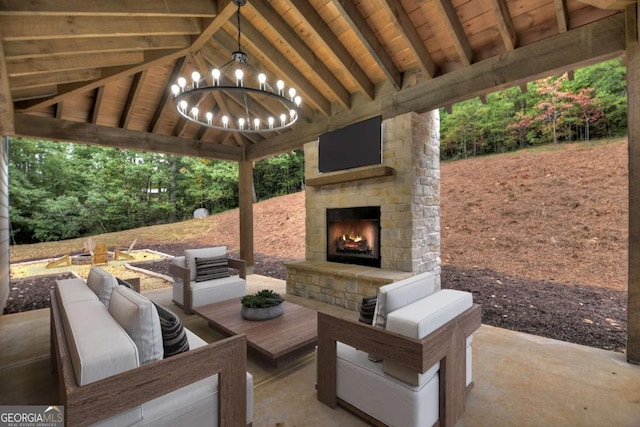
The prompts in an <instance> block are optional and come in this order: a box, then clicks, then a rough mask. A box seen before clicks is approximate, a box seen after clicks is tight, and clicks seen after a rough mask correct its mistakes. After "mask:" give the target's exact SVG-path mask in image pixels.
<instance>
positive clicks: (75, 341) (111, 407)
mask: <svg viewBox="0 0 640 427" xmlns="http://www.w3.org/2000/svg"><path fill="white" fill-rule="evenodd" d="M159 313H161V314H162V322H161V320H160V314H159ZM167 313H168V314H167ZM168 319H172V320H171V322H169V323H170V325H169V326H171V328H172V329H171V330H170V331H179V330H180V328H179V326H180V325H181V322H180V321H179V318H175V317H174V318H171V313H170V312H169V311H167V310H166V309H163V308H162V307H156V306H155V305H154V304H153V303H152V302H151V301H150V300H148V299H147V298H146V297H144V296H143V295H141V294H139V293H137V292H135V291H134V290H132V289H129V288H128V287H127V286H124V285H119V284H118V281H117V280H116V278H115V277H113V276H112V275H110V274H109V273H108V272H106V271H104V270H102V269H101V268H99V267H94V268H93V269H92V270H91V272H90V274H89V277H88V279H87V283H85V281H84V280H83V279H67V280H59V281H57V282H56V285H55V288H54V290H52V293H51V328H52V346H51V348H52V360H53V362H54V370H56V371H59V382H60V396H59V398H60V403H62V404H63V405H65V417H66V425H73V426H76V425H89V424H91V425H101V426H122V425H127V426H129V425H135V426H165V425H166V426H176V425H185V426H187V425H198V426H204V425H236V426H244V425H246V424H248V423H250V422H251V419H252V416H253V413H252V406H253V378H252V377H251V375H250V374H249V373H247V372H246V339H245V337H244V336H237V337H232V338H229V339H225V340H222V341H219V342H215V343H213V344H207V343H206V342H205V341H204V340H202V339H201V338H200V337H198V336H197V335H195V334H194V333H192V332H191V331H190V330H188V329H186V328H182V329H181V330H182V331H183V332H182V333H179V332H176V333H175V334H169V332H168V330H167V329H166V328H165V330H163V329H162V324H165V326H167V322H168ZM174 327H175V328H174ZM163 336H164V338H165V339H163ZM176 341H179V342H180V345H179V346H176V345H175V343H176ZM187 344H188V346H187ZM174 353H175V354H174ZM220 376H222V378H225V381H224V382H220V381H219V379H220Z"/></svg>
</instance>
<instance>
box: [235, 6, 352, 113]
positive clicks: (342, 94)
mask: <svg viewBox="0 0 640 427" xmlns="http://www.w3.org/2000/svg"><path fill="white" fill-rule="evenodd" d="M247 6H249V9H250V10H252V11H253V12H255V13H257V14H258V15H260V16H261V18H262V19H263V20H264V22H265V24H266V25H267V26H268V27H270V28H271V29H272V30H273V31H275V32H276V33H277V34H278V35H279V36H280V41H281V43H283V44H284V45H285V46H286V47H287V48H288V49H290V50H291V51H293V52H295V54H296V55H297V56H298V57H299V58H300V60H302V61H303V62H304V63H305V64H306V65H307V66H308V67H309V70H310V71H311V72H312V73H314V74H315V75H316V77H317V78H318V79H319V80H320V82H321V85H323V86H325V87H326V89H327V90H328V91H329V92H331V93H332V94H333V95H334V96H335V98H336V99H337V101H338V102H339V103H340V104H341V105H342V106H343V107H345V108H350V107H351V94H350V93H349V91H348V90H347V89H346V88H345V87H344V85H343V84H342V82H341V81H340V80H338V79H337V78H336V76H334V75H333V73H332V72H331V71H330V70H329V69H328V68H327V66H326V65H324V63H323V62H322V61H321V60H320V58H318V57H317V56H316V54H315V53H314V52H313V51H312V50H311V49H310V48H309V47H308V46H307V45H306V44H305V43H304V42H303V41H302V39H300V36H298V33H296V32H295V31H294V30H293V29H292V28H291V27H290V26H289V24H288V23H287V22H285V20H284V19H282V17H281V16H280V15H279V14H278V13H277V12H276V11H275V10H274V9H273V7H271V6H270V5H268V4H266V3H265V2H264V1H263V0H252V1H250V2H248V3H247ZM242 26H243V25H241V27H242Z"/></svg>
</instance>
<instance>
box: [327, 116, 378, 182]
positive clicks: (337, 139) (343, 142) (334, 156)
mask: <svg viewBox="0 0 640 427" xmlns="http://www.w3.org/2000/svg"><path fill="white" fill-rule="evenodd" d="M381 163H382V116H377V117H373V118H371V119H367V120H364V121H361V122H358V123H354V124H352V125H349V126H346V127H343V128H341V129H337V130H334V131H331V132H327V133H323V134H322V135H320V140H319V143H318V171H319V172H320V173H324V172H333V171H339V170H344V169H351V168H357V167H361V166H370V165H378V164H381Z"/></svg>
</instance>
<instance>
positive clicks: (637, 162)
mask: <svg viewBox="0 0 640 427" xmlns="http://www.w3.org/2000/svg"><path fill="white" fill-rule="evenodd" d="M625 13H626V38H627V51H626V52H627V103H628V110H627V126H628V141H629V142H628V145H629V276H628V292H629V303H628V304H629V306H628V310H627V360H628V361H629V362H630V363H640V42H639V41H638V21H639V19H638V7H637V3H634V4H633V5H630V6H627V8H626V11H625Z"/></svg>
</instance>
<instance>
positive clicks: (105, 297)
mask: <svg viewBox="0 0 640 427" xmlns="http://www.w3.org/2000/svg"><path fill="white" fill-rule="evenodd" d="M87 286H89V288H91V290H92V291H93V292H95V294H96V295H97V296H98V299H99V300H100V301H101V302H102V303H103V304H104V306H105V307H109V298H111V291H112V289H113V288H114V287H115V286H119V285H118V280H117V279H116V278H115V276H114V275H113V274H111V273H109V272H106V271H104V270H103V269H101V268H100V267H93V268H92V269H91V270H90V271H89V276H88V277H87Z"/></svg>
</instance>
